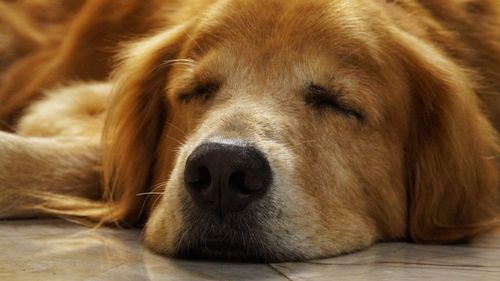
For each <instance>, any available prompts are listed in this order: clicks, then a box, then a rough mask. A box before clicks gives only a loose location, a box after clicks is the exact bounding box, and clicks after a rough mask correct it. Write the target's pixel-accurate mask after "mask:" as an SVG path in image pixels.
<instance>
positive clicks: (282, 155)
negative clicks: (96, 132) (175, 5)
mask: <svg viewBox="0 0 500 281" xmlns="http://www.w3.org/2000/svg"><path fill="white" fill-rule="evenodd" d="M348 2H349V1H225V2H224V3H223V4H217V5H215V6H214V7H212V8H211V9H209V11H208V12H207V13H205V14H204V15H203V16H201V17H200V18H199V19H198V20H197V21H195V22H194V23H191V24H190V25H189V27H186V26H181V27H178V28H177V29H174V30H173V31H169V32H167V33H164V34H160V35H158V36H156V37H154V38H152V39H149V40H148V41H144V42H141V44H142V45H141V47H140V48H139V47H138V46H139V45H137V46H136V51H137V52H141V53H142V54H143V55H141V60H142V61H147V63H144V62H142V63H143V64H144V66H141V67H142V68H141V70H140V71H141V72H143V73H146V74H144V75H146V76H147V75H149V76H147V77H146V76H142V77H141V78H136V80H134V79H130V80H131V81H132V82H130V81H126V83H129V87H131V86H130V85H131V83H136V84H137V85H135V87H139V88H141V89H139V92H142V95H145V94H147V95H149V94H151V93H153V94H152V95H154V97H153V98H151V97H149V96H148V97H147V98H144V96H141V97H140V98H137V99H135V100H134V101H132V100H129V101H127V103H130V102H133V103H135V104H137V103H142V104H143V106H144V108H142V109H138V110H135V111H134V110H131V113H130V112H129V113H128V114H134V113H137V114H149V117H148V116H145V117H140V118H142V119H141V120H142V121H140V122H142V123H141V124H144V125H143V126H142V127H141V128H142V129H144V130H146V129H147V130H149V131H145V132H141V133H140V134H138V135H137V138H144V137H147V140H146V141H145V142H144V143H143V144H139V145H142V146H143V147H146V148H144V149H141V151H140V153H142V155H140V156H137V157H138V158H135V161H149V162H148V163H149V164H146V163H144V165H146V166H147V165H151V169H149V170H148V171H145V172H144V175H153V176H154V178H155V181H154V182H153V183H151V182H150V183H147V182H142V184H149V186H153V185H154V184H155V183H156V184H158V183H159V185H157V186H159V187H161V188H164V192H163V194H162V195H161V197H159V198H158V200H159V201H158V202H157V204H156V205H155V207H154V209H153V211H152V213H151V215H150V217H149V220H148V222H147V225H146V231H145V240H146V243H147V244H148V245H149V246H150V247H151V248H152V249H153V250H155V251H157V252H161V253H164V254H168V255H172V256H182V257H205V258H213V257H215V258H231V259H244V260H247V259H249V260H266V261H283V260H299V259H307V258H315V257H323V256H331V255H336V254H340V253H345V252H349V251H354V250H357V249H360V248H362V247H365V246H367V245H369V244H371V243H373V242H374V241H376V240H381V239H398V238H403V237H405V234H406V232H407V231H408V229H407V228H408V224H407V223H408V221H407V220H408V212H409V210H408V209H409V208H410V206H408V204H407V200H408V197H409V196H410V195H409V194H408V191H407V186H408V178H409V176H410V175H409V174H410V173H412V172H410V171H409V170H408V165H407V164H408V161H413V158H410V156H409V155H408V153H409V151H408V150H409V149H410V148H409V147H410V146H411V145H412V144H411V143H410V142H411V141H409V140H408V137H409V135H412V134H413V133H415V132H414V130H412V129H411V127H412V125H411V123H412V120H411V115H412V114H413V113H414V111H413V110H412V109H411V108H412V106H414V105H413V104H412V102H414V100H415V99H417V100H418V98H415V97H413V96H412V95H411V92H412V89H411V88H412V87H413V86H412V85H410V84H411V83H410V82H409V79H410V78H409V75H407V74H405V71H406V68H405V66H404V62H402V61H397V60H396V59H395V58H393V57H391V56H390V55H389V54H390V50H388V47H387V46H386V45H384V44H386V42H384V40H386V38H385V36H388V34H389V33H390V32H389V31H388V30H384V29H383V27H384V24H383V20H382V19H380V18H381V15H379V12H380V11H378V9H377V7H376V6H373V7H372V6H370V5H369V4H366V3H365V4H362V3H358V2H357V1H353V2H349V3H350V4H347V3H348ZM355 2H356V3H355ZM359 2H362V1H359ZM374 18H375V19H380V20H374ZM186 34H187V35H186ZM172 49H175V51H172ZM174 53H175V55H172V54H174ZM144 54H146V55H144ZM145 56H147V58H145ZM130 60H132V61H133V60H134V59H133V58H132V59H130ZM132 64H133V63H130V65H132ZM159 66H161V67H159ZM135 71H138V70H135ZM152 73H153V74H152ZM151 75H152V76H151ZM133 81H135V82H133ZM158 81H160V82H158ZM151 85H153V86H151ZM150 101H154V102H153V103H154V105H152V104H151V105H148V103H149V102H150ZM149 106H151V107H150V108H148V107H149ZM157 106H161V107H162V108H157ZM154 112H161V113H158V115H159V116H156V115H154ZM151 124H153V125H151ZM124 126H125V127H126V126H127V125H124ZM148 127H151V128H148ZM142 129H140V130H142ZM415 130H417V129H415ZM147 147H151V148H149V150H148V149H147ZM147 153H150V154H153V155H154V156H153V157H151V159H150V158H147V156H144V154H147ZM411 157H413V155H412V156H411ZM141 159H142V160H141ZM131 161H132V162H133V161H134V159H132V160H131ZM415 161H416V160H415ZM140 165H143V164H142V163H136V168H137V169H138V170H140V169H141V168H140V167H138V166H140ZM131 172H133V171H132V170H131ZM137 174H138V175H140V172H137ZM161 188H160V190H161ZM150 191H151V190H150ZM152 192H155V190H152Z"/></svg>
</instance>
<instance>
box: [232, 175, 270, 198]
mask: <svg viewBox="0 0 500 281" xmlns="http://www.w3.org/2000/svg"><path fill="white" fill-rule="evenodd" d="M229 185H230V186H231V188H232V189H234V190H237V191H238V192H239V193H241V194H244V195H252V194H255V193H257V192H259V191H260V190H261V189H262V186H260V185H259V184H256V183H255V182H253V183H252V181H251V180H250V179H248V178H247V174H246V173H245V172H243V171H236V172H234V173H232V174H231V176H229Z"/></svg>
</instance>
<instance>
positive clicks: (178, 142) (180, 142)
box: [163, 133, 184, 145]
mask: <svg viewBox="0 0 500 281" xmlns="http://www.w3.org/2000/svg"><path fill="white" fill-rule="evenodd" d="M163 135H164V136H166V137H167V138H169V139H171V140H173V141H175V142H176V143H177V144H178V145H183V144H184V142H182V141H180V140H178V139H176V138H174V137H172V136H170V135H167V134H166V133H163Z"/></svg>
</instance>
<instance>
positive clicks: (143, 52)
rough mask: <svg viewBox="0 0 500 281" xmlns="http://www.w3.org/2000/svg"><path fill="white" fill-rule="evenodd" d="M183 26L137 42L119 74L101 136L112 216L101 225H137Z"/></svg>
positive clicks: (181, 39)
mask: <svg viewBox="0 0 500 281" xmlns="http://www.w3.org/2000/svg"><path fill="white" fill-rule="evenodd" d="M184 29H185V27H184V26H179V27H177V28H173V29H171V30H169V31H167V32H164V33H160V34H158V35H156V36H154V37H151V38H148V39H146V40H142V41H139V42H138V43H134V44H133V45H132V46H130V48H128V49H127V50H126V51H125V52H124V54H125V57H124V58H123V64H122V65H121V67H119V68H118V70H117V71H116V73H115V79H116V84H115V85H116V88H115V89H114V90H115V93H114V99H113V100H112V101H111V103H110V111H109V115H108V118H107V120H106V123H105V128H104V135H103V149H104V159H103V176H104V188H105V190H104V194H105V197H106V199H107V200H109V202H110V204H111V205H110V207H111V211H110V212H109V213H107V214H106V215H105V216H103V218H102V221H103V222H125V223H127V224H133V223H135V222H137V220H138V219H140V215H141V214H140V212H141V206H142V204H143V201H142V200H141V198H144V196H137V194H138V193H141V192H144V191H146V188H147V187H148V185H149V184H150V181H151V177H152V173H151V170H152V167H153V165H154V162H155V157H156V152H157V151H156V150H157V145H158V142H159V138H160V137H161V135H162V131H163V128H164V124H165V121H166V118H167V106H168V105H167V104H166V96H165V90H166V81H167V76H168V69H167V68H168V61H169V60H172V59H174V58H175V57H176V56H177V54H178V52H179V49H180V47H181V45H182V42H183V40H184V36H185V34H186V33H185V31H184Z"/></svg>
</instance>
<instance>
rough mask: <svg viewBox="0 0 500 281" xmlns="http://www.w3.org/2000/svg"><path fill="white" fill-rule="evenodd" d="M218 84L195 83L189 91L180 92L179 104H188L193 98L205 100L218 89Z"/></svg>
mask: <svg viewBox="0 0 500 281" xmlns="http://www.w3.org/2000/svg"><path fill="white" fill-rule="evenodd" d="M219 87H220V86H219V84H218V83H216V82H206V83H196V84H195V85H194V86H193V87H191V88H190V89H187V90H184V91H181V94H179V96H178V99H179V100H180V101H181V102H184V103H188V102H190V101H191V100H192V99H193V98H199V97H203V98H204V99H205V100H206V99H208V98H209V97H210V95H211V94H213V93H214V92H216V91H217V90H218V89H219Z"/></svg>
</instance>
